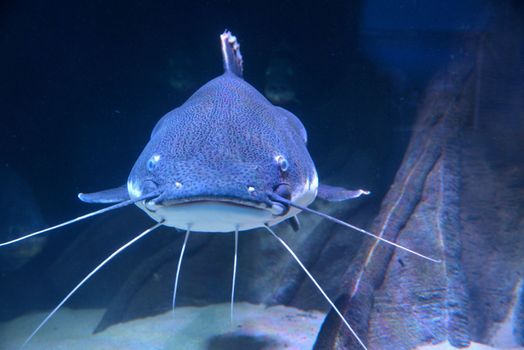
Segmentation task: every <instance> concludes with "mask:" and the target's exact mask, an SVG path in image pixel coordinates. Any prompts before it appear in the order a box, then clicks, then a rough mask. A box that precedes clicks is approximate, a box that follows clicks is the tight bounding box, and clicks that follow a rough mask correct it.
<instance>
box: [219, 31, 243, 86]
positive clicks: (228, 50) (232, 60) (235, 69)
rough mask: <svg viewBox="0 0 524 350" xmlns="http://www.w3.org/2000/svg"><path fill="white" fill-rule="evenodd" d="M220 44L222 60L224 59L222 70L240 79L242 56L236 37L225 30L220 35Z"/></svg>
mask: <svg viewBox="0 0 524 350" xmlns="http://www.w3.org/2000/svg"><path fill="white" fill-rule="evenodd" d="M220 42H221V43H222V58H223V59H224V70H225V71H226V72H231V73H233V74H235V75H237V76H238V77H240V78H241V77H242V71H243V68H242V63H243V62H242V54H241V53H240V44H239V43H238V41H237V37H236V36H234V35H233V34H231V32H230V31H229V30H226V31H225V32H224V33H223V34H222V35H220Z"/></svg>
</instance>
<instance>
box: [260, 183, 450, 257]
mask: <svg viewBox="0 0 524 350" xmlns="http://www.w3.org/2000/svg"><path fill="white" fill-rule="evenodd" d="M269 196H270V197H273V198H274V199H275V200H277V201H279V202H283V203H285V204H287V205H290V206H292V207H295V208H297V209H300V210H303V211H307V212H309V213H312V214H316V215H318V216H321V217H323V218H324V219H328V220H330V221H333V222H335V223H337V224H340V225H342V226H346V227H349V228H351V229H353V230H355V231H358V232H361V233H363V234H365V235H368V236H371V237H373V238H375V239H377V240H379V241H382V242H385V243H387V244H391V245H392V246H395V247H397V248H399V249H402V250H404V251H406V252H409V253H411V254H414V255H416V256H418V257H421V258H423V259H426V260H429V261H432V262H435V263H440V262H442V260H440V259H433V258H430V257H429V256H426V255H424V254H421V253H418V252H416V251H414V250H411V249H409V248H406V247H404V246H401V245H400V244H398V243H395V242H392V241H389V240H387V239H385V238H382V237H380V236H377V235H375V234H373V233H371V232H369V231H366V230H364V229H362V228H360V227H357V226H355V225H351V224H350V223H347V222H345V221H342V220H339V219H337V218H334V217H332V216H330V215H328V214H324V213H322V212H320V211H317V210H315V209H311V208H308V207H304V206H302V205H300V204H296V203H293V202H291V201H290V200H287V199H286V198H283V197H281V196H279V195H276V194H273V193H272V194H270V195H269Z"/></svg>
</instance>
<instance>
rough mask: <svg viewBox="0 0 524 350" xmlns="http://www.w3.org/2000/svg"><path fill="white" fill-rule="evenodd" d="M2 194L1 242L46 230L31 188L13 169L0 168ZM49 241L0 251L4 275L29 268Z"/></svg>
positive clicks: (27, 242) (19, 245)
mask: <svg viewBox="0 0 524 350" xmlns="http://www.w3.org/2000/svg"><path fill="white" fill-rule="evenodd" d="M0 192H1V193H2V196H0V212H1V213H2V215H0V235H1V237H0V240H1V241H9V240H12V239H15V238H18V237H20V236H22V235H23V234H25V233H27V232H31V231H34V230H36V229H39V228H42V227H45V226H46V225H45V222H44V219H43V218H42V215H41V213H40V208H39V207H38V205H37V203H36V201H35V199H34V197H33V193H32V191H31V189H30V187H29V186H28V184H27V183H26V182H25V181H24V180H23V179H22V178H21V177H20V176H19V175H18V174H17V173H16V172H14V170H12V169H11V168H9V167H5V166H4V167H0ZM45 241H46V238H45V237H35V239H32V240H26V241H24V242H21V243H20V244H18V245H12V246H7V247H4V248H2V249H0V272H4V273H5V272H8V271H13V270H17V269H19V268H20V267H22V266H23V265H25V264H26V263H27V262H29V261H30V260H31V259H33V258H34V257H35V256H36V255H38V254H39V253H40V252H41V251H42V249H43V247H44V244H45Z"/></svg>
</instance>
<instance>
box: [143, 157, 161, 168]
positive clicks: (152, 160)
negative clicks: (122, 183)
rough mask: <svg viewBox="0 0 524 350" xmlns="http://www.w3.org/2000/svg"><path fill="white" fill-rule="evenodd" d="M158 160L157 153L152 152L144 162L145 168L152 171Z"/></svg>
mask: <svg viewBox="0 0 524 350" xmlns="http://www.w3.org/2000/svg"><path fill="white" fill-rule="evenodd" d="M159 160H160V155H159V154H153V155H152V156H151V158H149V160H148V161H147V163H146V168H147V170H148V171H153V170H154V169H155V168H156V165H157V163H158V161H159Z"/></svg>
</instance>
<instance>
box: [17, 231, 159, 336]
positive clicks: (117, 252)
mask: <svg viewBox="0 0 524 350" xmlns="http://www.w3.org/2000/svg"><path fill="white" fill-rule="evenodd" d="M160 226H162V222H159V223H157V224H156V225H154V226H152V227H150V228H148V229H147V230H145V231H144V232H142V233H141V234H139V235H138V236H136V237H135V238H133V239H132V240H130V241H129V242H127V243H126V244H124V245H123V246H121V247H120V248H118V249H117V250H115V251H114V252H113V253H112V254H111V255H109V256H108V257H107V258H105V260H104V261H102V262H101V263H100V264H99V265H98V266H97V267H95V268H94V269H93V270H92V271H91V272H90V273H89V274H88V275H87V276H85V277H84V279H83V280H82V281H80V283H78V284H77V285H76V286H75V288H73V289H72V290H71V291H70V292H69V294H67V295H66V297H65V298H64V299H62V301H61V302H60V303H59V304H58V305H57V306H56V307H55V308H54V309H53V311H51V312H50V313H49V315H47V317H46V318H45V319H44V320H43V321H42V322H41V323H40V324H39V325H38V327H36V329H35V330H34V331H33V333H31V335H30V336H29V337H28V338H27V339H26V340H25V342H24V344H23V345H22V346H25V345H27V343H29V342H30V341H31V339H32V338H33V337H34V336H35V334H36V333H38V331H39V330H40V329H41V328H42V327H43V326H44V325H45V324H46V323H47V321H49V319H51V317H53V315H54V314H55V313H56V312H57V311H58V309H60V308H61V307H62V305H64V304H65V302H66V301H68V300H69V298H71V296H72V295H73V294H75V292H76V291H77V290H78V289H79V288H80V287H82V285H83V284H84V283H86V282H87V280H88V279H90V278H91V277H92V276H93V275H94V274H95V273H97V272H98V270H100V269H101V268H102V267H103V266H104V265H105V264H107V263H108V262H109V261H110V260H111V259H113V258H114V257H115V256H117V255H118V254H120V253H121V252H122V251H123V250H125V249H126V248H127V247H129V246H130V245H131V244H133V243H135V242H136V241H138V240H139V239H140V238H142V237H144V236H145V235H147V234H148V233H150V232H151V231H153V230H155V229H157V228H158V227H160Z"/></svg>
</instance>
